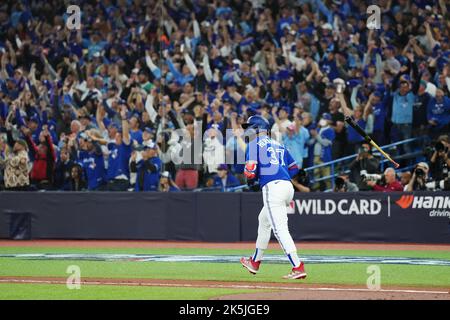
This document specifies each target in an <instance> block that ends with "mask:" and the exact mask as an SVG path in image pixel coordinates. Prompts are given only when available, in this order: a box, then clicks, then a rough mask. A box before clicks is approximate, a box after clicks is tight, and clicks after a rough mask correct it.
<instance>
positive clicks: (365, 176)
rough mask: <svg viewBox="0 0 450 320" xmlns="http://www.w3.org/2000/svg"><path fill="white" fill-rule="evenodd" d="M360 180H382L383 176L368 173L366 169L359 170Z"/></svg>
mask: <svg viewBox="0 0 450 320" xmlns="http://www.w3.org/2000/svg"><path fill="white" fill-rule="evenodd" d="M359 174H360V175H361V180H362V181H376V182H378V181H381V180H383V176H382V175H381V174H370V173H367V170H361V171H360V173H359Z"/></svg>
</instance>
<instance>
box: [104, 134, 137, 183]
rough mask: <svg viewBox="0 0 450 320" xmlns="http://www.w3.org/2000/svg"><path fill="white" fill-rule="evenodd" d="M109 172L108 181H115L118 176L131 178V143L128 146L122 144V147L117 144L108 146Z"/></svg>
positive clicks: (107, 174)
mask: <svg viewBox="0 0 450 320" xmlns="http://www.w3.org/2000/svg"><path fill="white" fill-rule="evenodd" d="M108 149H109V156H108V170H107V172H106V177H107V179H108V181H110V180H113V179H115V178H116V177H118V176H121V175H125V176H127V178H129V177H130V170H129V164H128V160H129V159H130V157H131V152H132V150H131V143H130V144H129V145H126V144H125V143H124V142H122V143H121V144H120V145H117V144H116V143H110V144H108Z"/></svg>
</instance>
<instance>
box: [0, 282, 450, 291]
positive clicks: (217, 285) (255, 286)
mask: <svg viewBox="0 0 450 320" xmlns="http://www.w3.org/2000/svg"><path fill="white" fill-rule="evenodd" d="M0 283H24V284H27V283H28V284H66V281H62V280H31V279H0ZM80 284H81V285H84V284H85V285H115V286H147V287H186V288H212V289H214V288H216V289H217V288H221V289H254V290H267V289H270V290H289V291H344V292H348V291H357V292H371V293H375V292H382V293H383V292H384V293H425V294H427V293H429V294H450V292H447V291H431V290H408V289H379V290H370V289H364V288H327V287H323V288H311V287H310V288H305V287H284V286H263V285H238V284H229V285H226V284H214V285H212V284H210V285H209V284H198V285H196V284H189V283H151V282H110V281H89V280H88V281H81V283H80Z"/></svg>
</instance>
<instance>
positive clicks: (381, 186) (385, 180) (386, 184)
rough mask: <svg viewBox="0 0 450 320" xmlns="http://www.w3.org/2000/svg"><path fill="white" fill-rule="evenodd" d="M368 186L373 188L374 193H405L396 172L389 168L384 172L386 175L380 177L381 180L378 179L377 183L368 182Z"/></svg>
mask: <svg viewBox="0 0 450 320" xmlns="http://www.w3.org/2000/svg"><path fill="white" fill-rule="evenodd" d="M367 185H368V186H370V187H372V190H374V191H382V192H391V191H403V186H402V184H401V183H400V182H399V181H398V180H397V177H396V174H395V170H394V169H393V168H387V169H386V170H384V175H383V176H380V179H378V180H377V181H373V180H370V181H367Z"/></svg>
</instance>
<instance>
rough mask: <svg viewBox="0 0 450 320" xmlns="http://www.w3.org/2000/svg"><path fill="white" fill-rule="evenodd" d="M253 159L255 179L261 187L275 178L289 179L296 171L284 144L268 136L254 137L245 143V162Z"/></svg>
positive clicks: (293, 161)
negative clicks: (255, 164)
mask: <svg viewBox="0 0 450 320" xmlns="http://www.w3.org/2000/svg"><path fill="white" fill-rule="evenodd" d="M249 161H255V162H256V163H257V166H256V179H258V180H259V184H260V185H261V187H264V186H265V185H266V184H267V183H269V182H271V181H276V180H287V181H290V180H291V177H293V176H294V175H295V174H296V173H297V172H298V167H297V164H296V162H295V160H294V159H293V158H292V156H291V155H290V153H289V151H288V150H287V149H286V148H285V147H284V145H282V144H280V143H279V142H277V141H275V140H272V139H270V138H269V137H268V136H260V137H256V138H255V139H253V140H252V141H250V142H249V144H248V145H247V149H246V152H245V162H246V163H248V162H249Z"/></svg>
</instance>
